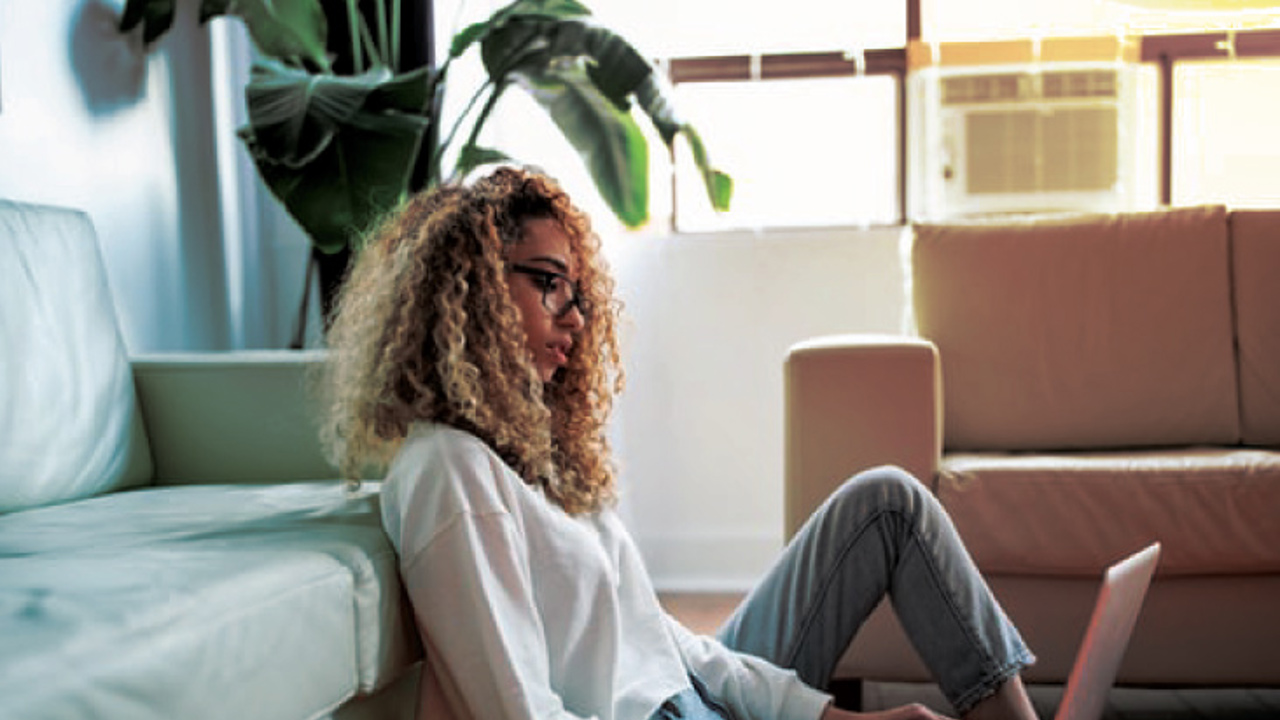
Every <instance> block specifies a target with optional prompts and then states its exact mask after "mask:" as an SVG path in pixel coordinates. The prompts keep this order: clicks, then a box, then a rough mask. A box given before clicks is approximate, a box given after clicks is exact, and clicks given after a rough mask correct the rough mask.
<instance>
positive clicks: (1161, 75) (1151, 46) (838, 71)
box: [660, 0, 1280, 226]
mask: <svg viewBox="0 0 1280 720" xmlns="http://www.w3.org/2000/svg"><path fill="white" fill-rule="evenodd" d="M920 4H921V0H907V2H906V13H907V25H906V27H907V33H906V42H907V45H906V46H905V47H895V48H877V49H872V50H866V51H864V52H862V53H859V54H850V53H846V52H839V51H834V52H801V53H767V54H758V55H747V54H737V55H720V56H697V57H676V58H670V59H667V60H665V61H660V65H662V66H664V67H665V68H666V72H667V75H668V79H669V80H670V82H671V83H672V85H678V84H680V83H696V82H749V81H752V80H773V79H799V78H819V77H848V76H867V75H891V76H893V78H894V80H895V85H896V88H897V105H898V148H897V159H898V167H897V175H898V177H897V181H898V182H897V193H898V221H897V225H900V226H901V225H906V224H907V223H908V222H909V221H908V219H907V218H909V217H910V216H911V214H910V212H909V210H910V209H909V208H908V181H909V178H908V173H909V172H910V168H909V165H908V159H907V153H908V144H909V143H910V142H911V138H910V137H909V134H908V132H907V131H908V128H909V126H910V120H909V114H908V111H909V109H910V108H909V107H908V97H907V95H908V93H907V73H908V68H909V66H910V55H911V52H912V48H913V47H914V46H919V45H921V44H923V43H922V42H921V33H920V28H921V15H920V13H921V10H920ZM1137 42H1138V44H1139V51H1138V58H1139V62H1143V63H1153V64H1154V65H1155V66H1156V69H1157V73H1158V85H1159V94H1158V100H1157V102H1158V103H1159V107H1158V108H1156V111H1157V113H1158V118H1159V119H1158V124H1159V133H1160V137H1159V140H1158V142H1159V152H1158V155H1159V168H1158V170H1157V173H1158V178H1157V182H1158V185H1159V193H1160V197H1159V202H1160V203H1161V204H1163V205H1170V204H1172V199H1173V137H1174V136H1173V133H1174V132H1176V128H1175V127H1174V122H1173V108H1174V104H1175V100H1176V98H1175V97H1174V94H1175V90H1174V70H1175V65H1176V64H1177V63H1179V62H1182V61H1192V60H1197V61H1202V60H1213V59H1220V60H1234V59H1237V58H1280V29H1259V30H1236V31H1213V32H1204V33H1170V34H1144V35H1140V36H1138V38H1137ZM674 222H675V217H674V212H673V217H672V223H673V224H674Z"/></svg>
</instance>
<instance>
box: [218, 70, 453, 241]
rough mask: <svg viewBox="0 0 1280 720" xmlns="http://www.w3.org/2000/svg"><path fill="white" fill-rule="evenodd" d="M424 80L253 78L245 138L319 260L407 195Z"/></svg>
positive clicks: (422, 126)
mask: <svg viewBox="0 0 1280 720" xmlns="http://www.w3.org/2000/svg"><path fill="white" fill-rule="evenodd" d="M429 81H430V70H428V69H426V68H423V69H420V70H416V71H413V72H410V73H402V74H400V75H392V74H391V72H390V71H389V70H387V69H386V68H377V69H374V70H371V71H369V72H366V73H364V74H363V75H357V76H336V75H317V74H314V73H308V72H305V71H302V70H297V69H294V68H289V67H286V66H284V65H281V64H279V63H272V62H262V63H258V64H256V65H255V66H254V68H253V77H252V79H251V80H250V82H249V85H248V87H247V88H246V91H245V92H246V97H247V100H248V110H249V125H248V126H246V127H245V128H243V129H242V130H241V137H242V138H243V139H244V140H245V142H246V144H247V145H248V147H249V150H250V152H251V153H252V155H253V158H254V161H255V163H256V164H257V166H258V172H259V174H260V175H261V176H262V178H263V180H264V181H266V184H267V186H268V187H269V188H270V189H271V192H272V193H273V194H275V196H276V197H277V198H279V199H280V201H281V202H282V203H284V206H285V207H286V208H287V209H288V210H289V213H290V214H291V215H292V216H293V217H294V219H296V220H297V221H298V223H299V224H300V225H301V226H302V228H303V229H304V230H306V232H307V234H308V235H310V236H311V239H312V241H313V242H314V243H315V245H316V247H318V248H319V249H320V250H321V251H323V252H336V251H338V250H341V249H342V248H343V247H345V246H346V245H348V244H349V243H350V242H352V241H353V240H355V239H356V238H358V236H359V234H360V233H361V232H363V231H364V230H365V229H366V228H367V227H368V226H369V225H370V223H372V222H373V221H374V220H376V219H377V217H378V216H380V215H381V214H383V213H384V212H386V211H387V210H390V209H391V208H393V207H395V205H396V204H397V203H399V202H400V201H401V200H402V199H403V198H404V196H405V195H406V194H407V193H408V190H409V178H410V173H411V171H412V169H413V160H414V158H415V157H416V156H417V152H418V146H419V145H420V143H421V142H422V138H423V136H424V134H425V133H426V131H427V128H428V126H429V124H430V121H429V119H428V118H427V117H426V116H425V115H424V114H423V107H424V105H425V104H426V101H427V96H428V92H429V89H428V86H429Z"/></svg>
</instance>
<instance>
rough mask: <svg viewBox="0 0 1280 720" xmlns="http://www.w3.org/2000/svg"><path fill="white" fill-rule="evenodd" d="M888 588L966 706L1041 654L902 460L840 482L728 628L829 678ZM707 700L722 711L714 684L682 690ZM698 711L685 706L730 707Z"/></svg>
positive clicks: (938, 676) (761, 652)
mask: <svg viewBox="0 0 1280 720" xmlns="http://www.w3.org/2000/svg"><path fill="white" fill-rule="evenodd" d="M885 594H888V596H889V599H890V601H891V602H892V604H893V608H894V611H895V612H896V613H897V616H898V619H899V620H900V621H901V623H902V626H903V628H904V629H905V630H906V633H907V636H908V637H909V638H910V639H911V642H912V644H913V645H914V646H915V649H916V651H917V652H918V653H919V654H920V657H921V658H922V659H923V660H924V662H925V665H927V666H928V668H929V670H930V672H931V673H932V675H933V677H934V679H935V680H936V681H937V683H938V685H939V687H940V688H941V689H942V692H943V694H944V695H946V697H947V699H948V700H949V701H950V702H951V704H952V706H954V707H955V709H956V712H957V713H959V714H961V715H963V714H964V713H966V712H968V711H969V710H970V709H972V708H973V706H974V705H976V704H977V703H978V702H979V701H981V700H983V699H984V698H986V697H987V696H988V695H990V694H992V693H994V692H995V691H996V689H998V688H999V687H1000V686H1001V685H1002V684H1003V683H1004V682H1005V681H1006V680H1008V679H1009V678H1011V677H1012V676H1014V675H1016V674H1018V672H1019V671H1020V670H1021V669H1022V668H1023V667H1025V666H1027V665H1030V664H1031V663H1032V662H1034V661H1035V659H1034V657H1033V656H1032V655H1031V653H1030V652H1029V651H1028V650H1027V647H1026V645H1025V644H1024V643H1023V642H1022V638H1021V637H1020V636H1019V635H1018V632H1017V630H1016V629H1014V627H1013V625H1012V624H1011V623H1010V622H1009V620H1008V619H1007V618H1006V617H1005V615H1004V612H1003V611H1002V610H1001V609H1000V607H999V605H998V604H997V602H996V600H995V597H994V596H993V595H992V594H991V592H990V590H989V589H988V588H987V585H986V583H985V582H984V581H983V579H982V577H981V575H979V573H978V570H977V567H976V566H974V564H973V561H972V560H971V559H970V558H969V554H968V552H967V551H966V550H965V548H964V545H963V544H962V542H961V540H960V536H959V535H958V534H957V533H956V530H955V527H954V526H953V525H952V524H951V519H950V518H949V517H948V516H947V514H946V511H945V510H943V508H942V505H941V504H940V503H939V502H938V501H937V499H936V498H935V497H933V495H932V494H931V493H930V492H929V490H928V489H927V488H925V487H924V486H923V485H922V484H921V483H920V482H918V481H917V480H916V479H915V478H913V477H911V476H910V475H909V474H907V473H906V472H903V471H902V470H899V469H897V468H892V467H880V468H875V469H873V470H869V471H867V472H864V473H860V474H858V475H856V476H855V477H853V478H852V479H850V480H849V481H847V482H846V483H845V484H844V485H842V486H841V487H840V488H839V489H838V490H837V491H836V492H835V493H833V494H832V495H831V497H830V498H828V499H827V501H826V502H825V503H824V504H823V505H822V507H821V508H819V509H818V511H817V512H815V513H814V514H813V516H812V517H810V518H809V520H808V522H807V523H805V525H804V527H803V528H801V530H800V532H799V533H797V534H796V537H795V538H794V539H793V540H792V541H791V542H790V543H789V544H788V545H787V547H786V549H785V550H783V553H782V556H781V558H780V559H779V561H778V562H777V563H776V564H775V565H774V567H773V568H772V569H771V570H770V571H769V572H768V573H767V574H766V575H765V577H764V579H763V580H762V581H761V582H760V584H759V585H757V586H756V588H755V589H754V590H752V591H751V593H750V594H749V595H748V596H747V598H746V599H745V600H744V601H743V603H742V604H741V605H740V606H739V607H738V608H737V610H736V611H735V612H734V614H733V615H732V616H731V617H730V618H729V620H728V621H727V622H726V623H725V625H724V627H723V628H721V629H720V632H719V636H718V637H719V639H720V641H721V642H723V643H724V644H725V645H726V646H728V647H730V648H732V649H734V650H737V651H740V652H744V653H749V654H752V655H756V656H759V657H762V658H765V659H767V660H769V661H771V662H773V663H774V664H776V665H779V666H781V667H786V668H791V669H793V670H795V671H796V673H797V674H798V675H799V676H800V678H801V679H802V680H804V681H805V682H806V683H808V684H809V685H811V686H813V687H815V688H819V689H825V688H826V687H827V686H828V685H829V683H830V680H831V675H832V673H833V672H834V671H835V667H836V663H837V662H838V661H839V660H840V657H841V655H843V654H844V652H845V650H846V649H847V648H848V647H849V643H850V642H851V641H852V640H853V636H854V634H855V633H856V632H857V631H858V628H859V627H860V626H861V625H862V622H863V620H865V619H866V617H867V616H868V615H869V614H870V613H871V611H872V610H873V609H874V608H875V606H876V605H877V604H878V603H879V602H880V599H881V598H882V597H884V595H885ZM696 684H697V683H695V685H696ZM700 689H701V688H697V687H695V689H694V690H695V691H696V690H700ZM698 700H701V701H702V702H703V703H704V704H709V705H710V706H711V707H709V708H706V710H707V711H711V712H720V713H722V712H723V709H722V708H720V707H719V705H718V704H717V703H715V702H714V700H713V699H710V698H707V697H706V696H705V693H698V692H693V691H687V692H685V693H681V694H680V695H677V696H676V697H674V698H672V701H673V702H676V703H686V704H696V702H697V701H698ZM664 707H665V706H664ZM677 709H680V708H677ZM696 712H697V711H696V710H694V711H693V712H692V713H690V714H685V715H677V716H675V717H687V718H701V717H708V718H716V717H720V715H698V714H696ZM725 715H727V713H725ZM657 717H663V716H662V715H661V711H660V712H659V714H658V715H657Z"/></svg>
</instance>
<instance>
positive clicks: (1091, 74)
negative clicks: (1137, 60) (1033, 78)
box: [1041, 70, 1116, 100]
mask: <svg viewBox="0 0 1280 720" xmlns="http://www.w3.org/2000/svg"><path fill="white" fill-rule="evenodd" d="M1041 84H1042V86H1043V95H1044V97H1045V98H1046V99H1051V100H1067V99H1077V98H1114V97H1115V96H1116V74H1115V72H1114V71H1111V70H1077V71H1071V72H1047V73H1045V74H1044V75H1043V76H1041Z"/></svg>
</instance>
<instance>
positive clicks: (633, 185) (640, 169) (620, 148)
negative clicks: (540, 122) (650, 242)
mask: <svg viewBox="0 0 1280 720" xmlns="http://www.w3.org/2000/svg"><path fill="white" fill-rule="evenodd" d="M514 74H515V75H516V77H517V82H519V83H520V84H521V86H522V87H524V89H525V90H527V91H528V92H529V94H530V95H532V96H533V99H534V100H536V101H537V102H538V104H539V105H541V106H542V107H543V109H544V110H546V111H547V114H549V115H550V116H551V119H552V120H553V121H554V122H555V124H556V126H557V127H559V128H560V132H561V133H562V134H563V135H564V136H565V137H566V138H568V139H569V142H570V143H571V144H572V145H573V148H574V150H576V151H577V152H578V155H580V156H581V157H582V161H583V162H584V163H586V166H587V170H588V171H589V172H590V173H591V178H592V180H594V181H595V184H596V187H597V188H598V189H599V190H600V194H601V196H602V197H603V198H604V200H605V202H607V203H608V204H609V207H610V208H611V209H612V210H613V211H614V213H615V214H616V215H617V216H618V219H620V220H622V222H623V223H625V224H626V225H628V226H629V227H638V226H640V225H643V224H644V223H645V222H647V221H648V220H649V145H648V143H647V142H646V141H645V137H644V133H643V132H641V130H640V126H639V125H638V124H636V122H635V119H634V118H632V117H631V115H630V114H628V113H627V112H626V111H625V110H623V109H621V108H619V107H617V106H616V105H615V104H613V103H612V102H610V100H609V98H608V97H606V96H605V94H604V93H603V92H601V91H600V88H599V87H598V86H597V85H595V83H593V82H592V81H591V79H590V77H589V76H588V71H587V60H586V58H584V57H581V56H579V57H564V58H559V59H558V60H557V61H555V62H553V63H551V64H550V65H549V66H547V67H546V68H543V69H541V71H540V72H538V73H536V74H534V73H520V72H518V73H514Z"/></svg>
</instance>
